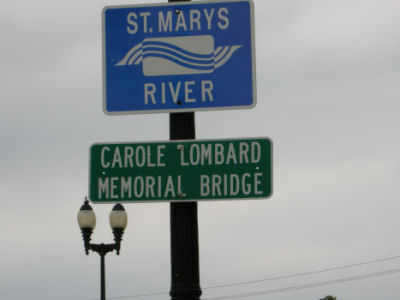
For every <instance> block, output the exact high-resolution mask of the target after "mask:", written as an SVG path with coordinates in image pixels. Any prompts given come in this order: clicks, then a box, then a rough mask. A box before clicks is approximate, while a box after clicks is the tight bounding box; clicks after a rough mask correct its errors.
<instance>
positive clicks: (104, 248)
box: [87, 243, 119, 256]
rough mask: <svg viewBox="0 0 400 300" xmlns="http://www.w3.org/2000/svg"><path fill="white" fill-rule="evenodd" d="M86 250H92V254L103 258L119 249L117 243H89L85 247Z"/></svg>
mask: <svg viewBox="0 0 400 300" xmlns="http://www.w3.org/2000/svg"><path fill="white" fill-rule="evenodd" d="M87 247H88V248H87V249H88V250H92V251H94V252H97V253H98V254H99V255H100V256H105V255H106V254H107V253H108V252H112V251H114V250H117V249H118V248H119V245H118V244H117V243H114V244H103V243H101V244H92V243H89V244H88V245H87Z"/></svg>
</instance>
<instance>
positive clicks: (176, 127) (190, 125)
mask: <svg viewBox="0 0 400 300" xmlns="http://www.w3.org/2000/svg"><path fill="white" fill-rule="evenodd" d="M183 1H184V0H168V2H183ZM169 130H170V131H169V132H170V140H185V139H195V135H196V134H195V122H194V112H185V113H170V116H169ZM170 224H171V225H170V226H171V290H170V292H169V294H170V296H171V300H199V299H200V296H201V288H200V271H199V237H198V222H197V202H185V203H171V204H170Z"/></svg>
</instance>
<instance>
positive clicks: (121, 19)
mask: <svg viewBox="0 0 400 300" xmlns="http://www.w3.org/2000/svg"><path fill="white" fill-rule="evenodd" d="M253 15H254V13H253V2H252V0H230V1H224V0H223V1H218V0H217V1H216V0H213V1H197V2H174V3H162V4H155V5H151V4H149V5H135V6H112V7H106V8H104V10H103V106H104V111H105V112H106V113H107V114H134V113H154V112H178V111H196V110H216V109H232V108H251V107H253V106H254V105H255V104H256V78H255V54H254V51H255V49H254V18H253Z"/></svg>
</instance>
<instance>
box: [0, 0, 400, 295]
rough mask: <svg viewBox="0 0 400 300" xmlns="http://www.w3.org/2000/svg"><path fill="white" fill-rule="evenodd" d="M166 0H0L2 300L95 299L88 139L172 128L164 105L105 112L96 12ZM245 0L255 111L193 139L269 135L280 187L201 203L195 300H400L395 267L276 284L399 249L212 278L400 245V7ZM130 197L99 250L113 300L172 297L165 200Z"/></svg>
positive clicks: (218, 120)
mask: <svg viewBox="0 0 400 300" xmlns="http://www.w3.org/2000/svg"><path fill="white" fill-rule="evenodd" d="M158 2H160V1H144V0H143V1H135V0H131V1H121V0H115V1H93V0H87V1H76V0H70V1H48V0H37V1H28V0H20V1H12V0H3V1H2V8H1V10H0V40H1V47H0V82H1V89H0V99H1V104H2V109H1V110H0V139H1V141H2V144H1V147H0V166H1V171H0V200H1V201H0V234H1V236H2V242H1V243H0V298H1V299H7V300H13V299H15V300H17V299H18V300H20V299H40V300H47V299H49V300H50V299H51V300H54V299H60V300H64V299H65V300H66V299H79V300H91V299H96V297H97V298H98V297H99V256H98V255H97V254H96V253H90V255H89V256H86V255H85V253H84V249H83V242H82V239H81V233H80V230H79V228H78V225H77V222H76V213H77V211H78V210H79V208H80V206H81V205H82V203H83V200H84V197H85V196H86V195H87V193H88V164H89V147H90V145H91V144H93V143H97V142H122V141H154V140H168V137H169V132H168V118H169V116H168V114H167V113H163V114H147V115H133V116H107V115H105V114H104V113H103V110H102V73H101V70H102V60H101V53H102V42H101V10H102V8H103V7H104V6H108V5H117V4H145V3H158ZM164 2H166V1H164ZM254 4H255V30H256V63H257V95H258V103H257V106H256V107H255V108H254V109H250V110H230V111H228V110H227V111H218V112H197V113H196V136H197V138H199V139H208V138H210V139H222V138H245V137H265V136H268V137H270V138H271V139H272V141H273V144H274V157H273V163H274V176H273V181H274V187H273V188H274V194H273V196H272V197H271V198H269V199H267V200H250V201H219V202H207V203H204V202H202V203H199V236H200V240H199V243H200V272H201V285H202V287H204V290H203V295H204V296H203V298H204V299H207V298H211V297H215V296H221V297H222V296H228V295H238V294H246V293H252V292H258V291H261V292H265V293H264V294H263V295H261V296H254V297H244V296H242V297H240V298H238V299H255V300H261V299H273V300H289V299H299V300H313V299H315V300H318V299H320V298H323V297H324V296H326V295H328V294H332V295H334V296H337V297H338V300H354V299H364V300H377V299H386V300H396V299H398V295H399V294H400V287H399V284H398V282H399V279H400V273H397V271H396V273H393V274H391V275H386V276H379V277H373V278H368V279H363V280H355V281H346V282H343V283H340V284H334V285H326V286H319V287H314V288H305V289H299V290H291V291H288V290H286V291H282V290H281V289H285V288H288V287H293V286H304V285H310V284H312V283H316V282H323V281H332V280H336V279H343V278H349V277H357V276H361V275H365V274H372V273H378V272H383V271H387V270H395V269H398V268H400V259H390V260H386V261H382V262H379V263H373V264H365V265H362V266H358V267H354V268H348V269H340V270H336V271H331V272H324V273H319V274H314V275H307V276H299V277H295V278H288V279H279V280H275V281H262V282H258V283H257V284H247V285H236V286H233V287H229V288H220V289H206V287H210V286H215V285H224V284H230V283H242V282H248V281H257V280H261V279H267V278H271V277H277V276H286V275H291V274H296V273H304V272H311V271H315V270H320V269H326V268H334V267H338V266H344V265H351V264H358V263H362V262H368V261H373V260H380V259H384V258H390V257H393V256H398V255H400V252H399V251H400V240H399V234H398V232H399V228H400V218H399V211H400V203H399V199H400V197H399V196H400V192H399V187H400V156H399V153H400V140H399V131H400V130H399V128H400V118H399V116H398V114H399V112H400V104H399V99H400V84H399V79H400V55H399V50H400V35H399V33H398V29H399V28H400V18H399V12H400V2H399V1H397V0H337V1H320V0H318V1H317V0H302V1H298V0H279V1H278V0H268V1H266V0H255V1H254ZM93 207H94V210H95V212H96V215H97V220H98V224H97V227H96V229H95V231H94V234H93V241H94V242H111V241H112V233H111V230H110V229H109V225H108V213H109V211H110V210H111V208H112V205H111V204H101V205H100V204H95V205H93ZM125 208H126V210H127V213H128V218H129V225H128V227H127V229H126V234H125V235H124V240H123V242H122V249H121V255H120V256H116V255H115V254H114V253H112V254H108V255H107V257H106V264H107V266H106V269H107V294H108V296H109V297H110V298H109V299H112V297H119V296H132V295H138V294H148V293H154V292H166V293H167V292H168V291H169V288H170V248H169V247H170V245H169V204H168V203H149V204H126V205H125ZM277 289H278V290H279V291H280V292H279V293H278V292H277V293H270V292H268V291H271V290H275V291H276V290H277ZM114 299H151V300H159V299H168V297H167V296H166V295H165V294H164V295H154V296H150V297H141V298H138V297H136V298H132V297H126V298H122V297H120V298H114ZM224 299H225V298H224ZM230 299H233V298H230Z"/></svg>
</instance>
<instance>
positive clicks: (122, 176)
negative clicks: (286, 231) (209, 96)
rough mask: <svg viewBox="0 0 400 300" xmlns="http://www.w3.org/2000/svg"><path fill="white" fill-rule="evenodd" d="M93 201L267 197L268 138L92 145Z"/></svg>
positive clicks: (269, 178) (269, 174)
mask: <svg viewBox="0 0 400 300" xmlns="http://www.w3.org/2000/svg"><path fill="white" fill-rule="evenodd" d="M89 169H90V170H89V172H90V174H89V198H90V200H91V201H93V202H97V203H102V202H104V203H108V202H119V201H122V202H152V201H175V202H183V201H200V200H224V199H225V200H229V199H253V198H268V197H270V196H271V194H272V143H271V141H270V140H269V139H268V138H246V139H223V140H181V141H167V142H144V143H118V144H94V145H92V146H91V148H90V168H89Z"/></svg>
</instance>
